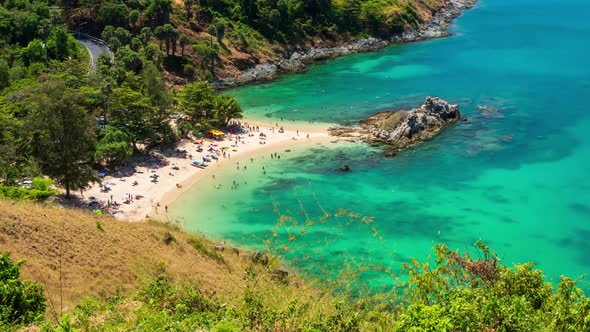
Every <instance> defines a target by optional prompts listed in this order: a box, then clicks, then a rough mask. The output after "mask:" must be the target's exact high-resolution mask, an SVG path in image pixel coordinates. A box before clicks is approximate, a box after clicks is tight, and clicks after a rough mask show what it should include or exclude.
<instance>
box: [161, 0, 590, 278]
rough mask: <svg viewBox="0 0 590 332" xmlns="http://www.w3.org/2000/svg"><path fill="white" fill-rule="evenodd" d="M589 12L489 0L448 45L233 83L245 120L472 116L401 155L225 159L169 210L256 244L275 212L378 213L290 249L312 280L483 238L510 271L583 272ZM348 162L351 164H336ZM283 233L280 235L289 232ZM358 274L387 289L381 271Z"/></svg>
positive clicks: (589, 152)
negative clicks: (520, 267) (452, 106)
mask: <svg viewBox="0 0 590 332" xmlns="http://www.w3.org/2000/svg"><path fill="white" fill-rule="evenodd" d="M589 11H590V2H588V1H586V0H569V1H563V0H562V1H557V0H553V1H551V0H483V1H481V2H480V4H479V5H478V6H477V7H476V8H474V9H472V10H470V11H468V12H466V13H465V14H464V15H463V16H462V17H461V18H459V19H458V20H457V22H456V24H455V26H454V27H453V28H452V30H453V32H454V33H455V35H454V36H453V37H451V38H445V39H438V40H432V41H426V42H420V43H413V44H408V45H401V46H392V47H389V48H387V49H384V50H382V51H381V52H377V53H372V54H359V55H352V56H348V57H344V58H339V59H335V60H331V61H329V62H327V63H326V64H323V65H320V66H314V67H312V68H310V70H309V72H307V73H305V74H300V75H291V76H285V77H283V78H282V79H280V80H278V81H275V82H272V83H267V84H257V85H250V86H247V87H243V88H239V89H234V90H230V91H229V92H227V93H229V94H231V95H234V96H236V98H238V100H239V101H240V102H241V103H242V105H243V106H244V108H245V109H246V114H247V115H248V116H249V117H251V118H258V119H263V120H270V121H273V122H274V121H277V119H280V118H281V117H282V118H284V119H285V121H289V120H295V121H305V122H308V121H313V122H330V123H333V122H339V123H354V122H355V121H357V120H358V119H361V118H363V117H366V116H368V115H371V114H373V113H375V112H377V111H379V110H383V109H399V108H409V107H412V106H416V105H419V104H420V103H421V102H422V101H423V100H424V98H425V96H427V95H434V96H440V97H442V98H444V99H447V100H449V101H451V102H454V103H458V104H460V106H461V111H462V112H463V113H464V114H465V115H466V116H467V117H468V118H469V122H466V123H461V124H458V125H456V126H454V127H452V128H450V129H448V130H446V131H445V132H444V133H442V134H441V135H439V136H438V137H437V138H435V139H434V140H432V141H431V142H428V143H426V144H423V145H422V146H420V147H418V148H416V149H413V150H411V151H407V152H405V153H403V154H401V155H400V156H398V157H396V158H384V157H383V152H382V151H381V150H380V149H379V148H371V147H368V146H366V145H363V144H358V143H348V142H345V143H338V144H335V143H326V144H323V145H314V146H310V147H301V148H297V149H294V151H291V152H285V151H277V152H279V153H280V154H281V157H282V158H281V160H276V159H270V156H266V155H263V156H256V157H255V160H254V162H250V161H245V163H246V164H247V165H248V169H247V170H245V171H244V170H243V169H241V170H237V169H236V168H235V166H231V167H227V168H226V169H225V170H223V171H220V173H224V174H223V177H222V176H221V174H220V175H219V176H217V179H220V178H223V179H224V180H223V181H222V180H213V179H209V180H207V181H208V182H207V181H206V182H204V183H202V184H200V185H199V188H193V189H192V190H191V192H190V193H188V194H187V195H185V196H183V197H182V198H181V199H179V200H178V201H177V202H176V203H175V205H174V206H173V207H172V210H173V211H174V213H175V217H177V218H179V219H180V220H182V221H183V223H184V224H185V226H186V227H187V228H189V229H190V230H195V231H199V232H202V233H204V234H207V235H209V236H211V237H213V238H216V239H220V240H221V239H224V240H228V241H231V242H237V243H240V244H241V245H250V246H262V245H263V244H262V243H263V240H264V239H269V238H272V228H273V226H275V225H276V223H277V219H278V217H277V207H278V211H279V212H280V213H282V214H287V215H290V216H292V217H294V218H295V219H296V220H298V221H299V223H300V224H301V223H302V222H305V215H304V214H303V213H301V211H302V210H305V211H307V212H308V213H309V214H310V215H311V216H312V217H317V216H320V215H323V211H324V210H325V211H328V212H335V211H337V210H338V209H340V208H346V209H350V210H353V211H355V212H358V213H359V214H360V215H363V216H369V217H371V220H372V226H373V227H374V228H375V230H376V231H377V235H376V236H375V234H374V230H372V229H371V227H370V226H366V225H364V224H362V223H359V222H358V221H352V222H350V223H347V220H346V219H343V218H340V219H336V220H330V221H328V222H326V223H325V224H321V225H316V226H313V227H311V228H310V230H309V231H308V232H307V234H306V235H305V236H303V237H302V238H301V239H298V240H297V241H295V242H294V243H293V244H292V245H291V246H289V250H288V251H287V253H286V254H285V257H286V258H287V261H288V262H289V263H290V264H291V266H292V267H293V268H298V269H300V270H302V271H304V272H308V273H311V274H313V275H316V276H320V277H323V276H324V275H325V274H327V275H329V276H334V275H336V274H337V273H339V272H343V271H344V270H346V269H347V268H348V267H350V266H355V265H358V264H365V265H372V264H379V265H383V266H387V267H390V268H392V269H393V270H394V271H397V269H398V268H399V266H400V265H401V263H403V262H407V261H409V260H410V259H411V257H417V258H419V259H425V258H426V256H427V255H428V253H429V252H430V251H431V248H432V247H433V245H434V244H435V243H438V242H445V243H447V244H448V245H449V246H451V247H453V248H459V249H465V248H469V247H470V246H471V244H473V243H474V242H475V241H476V240H478V239H481V240H484V241H485V242H486V244H488V245H489V246H491V247H492V249H493V250H495V251H496V252H497V253H498V255H499V257H501V259H502V260H503V262H504V263H505V264H512V263H515V262H528V261H533V262H535V263H536V264H538V266H540V267H541V268H542V269H544V271H545V272H546V274H547V275H548V278H549V279H550V280H557V279H558V278H559V276H560V275H562V274H564V275H568V276H571V277H578V276H580V275H583V274H586V273H588V272H589V271H590V255H589V254H588V253H590V241H589V239H590V201H589V200H590V177H589V176H588V165H589V164H590V138H589V137H588V133H590V116H589V115H588V114H589V107H588V105H589V103H588V102H587V101H586V98H587V97H589V96H590V66H589V65H588V57H589V54H590V41H589V39H588V37H587V36H589V35H590V20H588V19H587V13H588V12H589ZM242 163H244V161H243V162H242ZM343 164H349V165H350V166H351V168H352V172H350V173H347V174H345V173H339V172H337V171H336V170H337V169H338V168H339V167H340V166H342V165H343ZM262 166H265V169H266V170H267V174H266V175H263V174H262V171H261V167H262ZM234 180H236V181H238V182H239V183H240V186H239V187H238V189H236V190H232V189H230V187H231V183H232V181H234ZM217 184H222V186H221V188H220V189H218V190H214V189H211V188H213V187H214V186H215V185H217ZM322 209H323V210H322ZM291 230H293V228H292V227H291ZM278 234H279V239H280V240H281V241H284V240H285V238H286V236H287V235H286V231H285V228H284V227H283V228H281V230H280V231H279V232H278ZM275 240H276V238H275ZM275 242H277V241H275ZM278 242H280V241H278ZM362 280H363V282H366V283H367V284H368V285H370V286H382V285H385V286H387V285H391V284H392V283H393V282H394V280H393V279H391V278H390V277H388V276H386V275H385V274H383V273H374V272H366V273H365V274H363V277H362Z"/></svg>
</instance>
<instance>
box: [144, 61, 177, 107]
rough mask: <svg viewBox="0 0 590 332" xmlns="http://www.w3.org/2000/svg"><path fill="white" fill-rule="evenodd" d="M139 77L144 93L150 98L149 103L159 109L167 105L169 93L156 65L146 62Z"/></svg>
mask: <svg viewBox="0 0 590 332" xmlns="http://www.w3.org/2000/svg"><path fill="white" fill-rule="evenodd" d="M141 78H142V81H143V92H144V95H145V96H146V97H148V98H149V99H150V101H151V104H152V105H153V106H154V107H157V108H159V109H165V108H166V107H168V106H169V105H170V101H171V100H170V95H169V94H168V91H166V87H165V86H164V80H163V79H162V75H161V74H160V71H159V70H158V68H157V67H156V65H154V64H153V63H151V62H147V63H146V64H145V65H144V68H143V71H142V72H141Z"/></svg>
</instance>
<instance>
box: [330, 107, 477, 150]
mask: <svg viewBox="0 0 590 332" xmlns="http://www.w3.org/2000/svg"><path fill="white" fill-rule="evenodd" d="M459 120H462V121H466V119H465V118H464V117H463V115H461V112H459V106H458V105H451V104H449V103H448V102H446V101H444V100H442V99H440V98H438V97H426V101H425V102H424V104H422V105H421V106H420V107H419V108H415V109H412V110H410V111H403V110H400V111H386V112H380V113H377V114H375V115H372V116H371V117H369V118H368V119H366V120H364V121H361V123H360V127H337V128H330V129H329V132H330V135H332V136H337V137H351V138H357V139H361V140H363V141H366V142H369V143H378V144H386V145H387V146H388V147H389V148H388V149H387V150H386V155H387V156H395V155H397V154H398V153H400V152H402V151H404V150H406V149H409V148H411V147H414V146H416V145H418V144H420V143H423V142H425V141H427V140H430V139H432V138H433V137H434V136H436V135H437V134H439V133H440V132H441V131H442V130H443V129H444V128H446V127H448V126H449V125H451V124H453V123H455V122H456V121H459Z"/></svg>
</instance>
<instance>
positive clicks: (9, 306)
mask: <svg viewBox="0 0 590 332" xmlns="http://www.w3.org/2000/svg"><path fill="white" fill-rule="evenodd" d="M23 264H24V261H20V262H17V263H13V262H12V260H11V259H10V254H9V253H0V329H2V330H6V329H9V328H10V326H15V325H16V326H18V325H21V324H28V323H32V322H35V321H40V320H42V319H43V315H44V314H45V301H46V299H45V296H44V295H43V287H42V286H41V285H39V284H38V283H35V282H31V281H28V280H26V281H21V280H20V267H21V265H23Z"/></svg>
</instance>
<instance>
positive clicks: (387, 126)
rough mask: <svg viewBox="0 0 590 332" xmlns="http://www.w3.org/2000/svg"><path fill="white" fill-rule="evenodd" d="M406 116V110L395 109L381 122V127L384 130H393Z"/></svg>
mask: <svg viewBox="0 0 590 332" xmlns="http://www.w3.org/2000/svg"><path fill="white" fill-rule="evenodd" d="M407 116H408V112H407V111H397V112H395V113H393V114H391V115H389V116H388V117H387V118H386V119H385V120H383V122H382V123H381V129H382V130H386V131H392V130H394V129H395V128H396V127H397V126H398V125H399V124H400V123H401V122H402V121H404V120H405V119H406V117H407Z"/></svg>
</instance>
